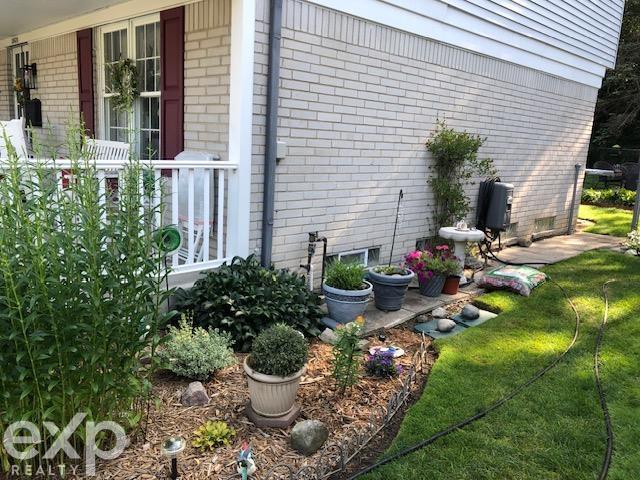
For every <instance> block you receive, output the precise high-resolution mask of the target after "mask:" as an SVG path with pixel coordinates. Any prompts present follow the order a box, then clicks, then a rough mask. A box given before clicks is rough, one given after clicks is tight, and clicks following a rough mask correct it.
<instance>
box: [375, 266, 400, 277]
mask: <svg viewBox="0 0 640 480" xmlns="http://www.w3.org/2000/svg"><path fill="white" fill-rule="evenodd" d="M373 271H374V272H376V273H379V274H380V275H406V274H407V270H406V269H405V268H402V267H399V266H397V265H378V266H377V267H373Z"/></svg>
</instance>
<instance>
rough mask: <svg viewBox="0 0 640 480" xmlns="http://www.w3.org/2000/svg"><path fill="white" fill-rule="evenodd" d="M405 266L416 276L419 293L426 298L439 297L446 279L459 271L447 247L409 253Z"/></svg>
mask: <svg viewBox="0 0 640 480" xmlns="http://www.w3.org/2000/svg"><path fill="white" fill-rule="evenodd" d="M406 264H407V267H408V268H410V269H411V270H412V271H413V272H414V273H415V274H416V275H417V276H418V283H419V285H420V293H421V294H422V295H425V296H427V297H437V296H438V295H440V293H442V289H443V287H444V284H445V281H446V280H447V277H448V276H450V275H454V274H455V273H456V272H458V270H459V264H458V260H457V259H456V257H455V256H453V255H452V254H451V251H450V250H449V246H448V245H438V246H436V247H435V249H434V250H416V251H414V252H411V253H409V254H408V255H407V256H406Z"/></svg>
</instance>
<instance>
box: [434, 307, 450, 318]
mask: <svg viewBox="0 0 640 480" xmlns="http://www.w3.org/2000/svg"><path fill="white" fill-rule="evenodd" d="M431 316H432V317H433V318H447V311H446V310H445V309H444V308H442V307H438V308H436V309H434V310H433V311H432V312H431Z"/></svg>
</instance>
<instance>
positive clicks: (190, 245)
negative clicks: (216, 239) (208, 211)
mask: <svg viewBox="0 0 640 480" xmlns="http://www.w3.org/2000/svg"><path fill="white" fill-rule="evenodd" d="M187 175H188V179H189V180H188V186H189V187H188V188H189V194H188V196H187V202H188V206H187V211H188V212H189V214H188V217H187V225H188V226H187V236H188V238H189V239H188V244H187V245H188V250H187V251H188V253H187V263H193V256H194V252H195V244H194V243H195V242H194V238H193V237H194V232H195V222H194V218H193V217H194V214H195V212H194V200H195V199H194V194H195V178H194V169H193V168H189V169H188V173H187Z"/></svg>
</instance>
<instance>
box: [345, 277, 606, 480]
mask: <svg viewBox="0 0 640 480" xmlns="http://www.w3.org/2000/svg"><path fill="white" fill-rule="evenodd" d="M550 281H551V282H552V283H553V284H554V285H556V286H557V287H558V288H559V289H560V291H561V292H562V294H563V295H564V297H565V298H566V299H567V302H569V305H570V306H571V309H572V310H573V313H574V314H575V318H576V324H575V330H574V334H573V338H572V339H571V342H570V343H569V346H568V347H567V348H566V349H565V350H564V351H563V352H562V353H561V354H560V355H558V356H557V357H556V358H555V359H554V360H553V361H552V362H551V363H549V364H548V365H547V366H545V367H543V368H541V369H540V370H538V371H537V372H536V373H535V374H534V375H533V376H532V377H530V378H529V379H528V380H527V381H525V382H524V383H521V384H520V385H518V386H517V387H516V388H514V389H513V390H512V391H511V392H509V393H508V394H507V395H505V396H504V397H502V398H500V399H499V400H497V401H496V402H494V403H492V404H491V405H489V406H488V407H486V408H485V409H483V410H482V411H480V412H478V413H476V414H475V415H472V416H470V417H467V418H465V419H464V420H461V421H459V422H457V423H454V424H452V425H449V426H448V427H446V428H444V429H443V430H440V431H439V432H438V433H436V434H434V435H433V436H431V437H429V438H427V439H426V440H422V441H421V442H418V443H416V444H415V445H412V446H410V447H407V448H405V449H403V450H400V451H399V452H397V453H394V454H393V455H391V456H390V457H387V458H385V459H382V460H379V461H378V462H376V463H374V464H373V465H370V466H368V467H366V468H364V469H362V470H360V471H358V472H356V473H355V474H354V475H352V476H350V477H348V480H354V479H356V478H359V477H361V476H362V475H365V474H367V473H370V472H372V471H373V470H376V469H377V468H380V467H382V466H383V465H386V464H388V463H391V462H393V461H395V460H397V459H399V458H402V457H405V456H407V455H409V454H410V453H413V452H415V451H417V450H420V449H422V448H424V447H427V446H429V445H431V444H432V443H434V442H436V441H437V440H439V439H440V438H442V437H446V436H447V435H449V434H450V433H453V432H455V431H456V430H460V429H462V428H464V427H466V426H467V425H470V424H472V423H474V422H475V421H477V420H480V419H481V418H483V417H485V416H486V415H487V414H489V413H491V412H493V411H494V410H497V409H498V408H500V407H501V406H502V405H504V404H505V403H507V402H508V401H509V400H511V399H512V398H514V397H515V396H516V395H518V394H519V393H520V392H521V391H523V390H525V389H526V388H527V387H529V386H531V385H532V384H533V383H534V382H536V381H537V380H538V379H540V378H541V377H542V376H543V375H544V374H546V373H547V372H548V371H549V370H551V369H552V368H554V367H555V366H556V365H558V363H560V361H561V360H562V359H563V358H564V357H565V356H566V355H567V354H568V353H569V351H571V349H572V348H573V347H574V346H575V344H576V341H577V340H578V335H579V332H580V313H579V312H578V309H577V308H576V306H575V304H574V303H573V301H572V300H571V298H570V297H569V295H568V294H567V292H566V290H565V289H564V288H563V287H562V286H561V285H560V284H558V283H557V282H556V281H555V280H553V279H551V278H550ZM602 478H603V477H602Z"/></svg>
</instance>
